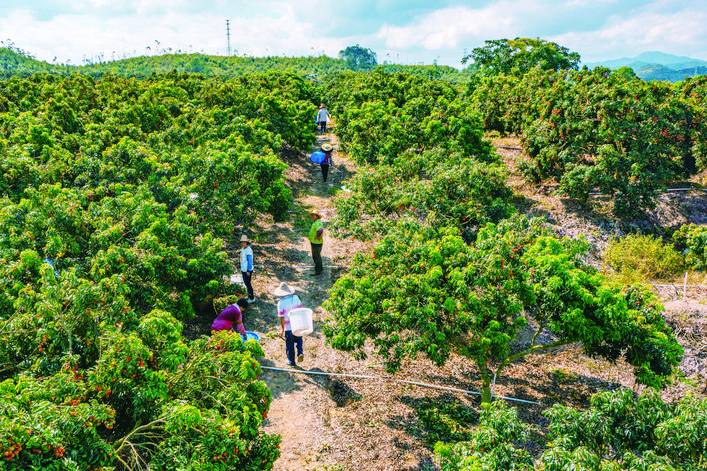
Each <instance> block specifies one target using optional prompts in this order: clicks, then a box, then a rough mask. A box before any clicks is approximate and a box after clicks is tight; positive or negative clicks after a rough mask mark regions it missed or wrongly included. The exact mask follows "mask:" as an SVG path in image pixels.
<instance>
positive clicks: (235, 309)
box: [211, 298, 248, 340]
mask: <svg viewBox="0 0 707 471" xmlns="http://www.w3.org/2000/svg"><path fill="white" fill-rule="evenodd" d="M247 307H248V300H246V299H245V298H241V299H239V300H238V302H236V304H230V305H228V306H227V307H226V309H224V310H223V311H221V314H219V315H218V317H217V318H216V319H214V322H213V324H211V332H216V331H219V330H237V331H238V333H239V334H241V337H243V340H246V333H245V327H243V311H244V310H245V309H246V308H247ZM233 324H235V327H234V325H233Z"/></svg>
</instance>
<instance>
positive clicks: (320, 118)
mask: <svg viewBox="0 0 707 471" xmlns="http://www.w3.org/2000/svg"><path fill="white" fill-rule="evenodd" d="M327 119H331V115H330V114H329V112H328V111H327V109H326V107H325V106H324V103H322V104H321V105H319V111H318V112H317V122H318V123H319V126H320V129H321V132H322V134H324V133H325V132H326V121H327Z"/></svg>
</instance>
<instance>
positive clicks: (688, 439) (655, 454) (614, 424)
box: [541, 389, 707, 471]
mask: <svg viewBox="0 0 707 471" xmlns="http://www.w3.org/2000/svg"><path fill="white" fill-rule="evenodd" d="M545 415H546V416H547V417H548V418H549V419H550V433H551V434H552V435H553V436H554V439H553V441H552V443H551V444H550V446H551V448H550V449H549V450H547V451H546V452H545V453H544V454H543V457H542V459H541V461H542V463H543V465H544V469H547V470H561V469H567V467H568V466H578V467H582V468H583V469H659V470H666V471H669V470H678V469H684V470H697V469H701V468H702V464H701V462H702V461H703V457H704V454H705V451H707V450H705V444H704V440H703V438H704V436H705V433H707V429H706V428H705V427H707V403H705V401H703V400H698V399H696V398H695V397H694V396H686V397H685V398H683V399H681V400H680V402H679V404H678V405H677V406H675V405H671V404H666V403H664V402H663V401H662V400H661V398H660V396H659V395H658V394H657V393H656V392H654V391H652V390H646V391H645V392H644V393H643V394H642V395H641V396H640V397H634V395H633V393H632V392H631V391H630V390H627V389H619V390H617V391H613V392H602V393H598V394H596V395H594V396H593V397H592V405H591V408H590V409H588V410H587V411H584V412H581V411H578V410H574V409H570V408H567V407H565V406H560V405H556V406H554V407H553V408H552V409H548V410H547V411H546V412H545Z"/></svg>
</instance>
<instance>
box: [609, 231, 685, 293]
mask: <svg viewBox="0 0 707 471" xmlns="http://www.w3.org/2000/svg"><path fill="white" fill-rule="evenodd" d="M604 262H605V263H606V264H607V265H609V266H610V267H611V268H613V269H614V270H616V272H617V275H618V277H619V278H620V280H621V281H623V282H625V283H627V284H632V283H645V282H647V281H650V280H654V279H664V278H671V277H673V276H675V275H677V274H679V273H680V272H681V271H682V269H683V260H682V256H681V255H680V254H679V253H678V252H677V251H676V250H675V249H674V248H673V247H672V246H669V245H664V244H663V243H662V241H661V240H660V239H659V238H657V237H654V236H650V235H646V236H643V235H638V234H631V235H628V236H626V237H624V238H622V239H621V240H615V241H612V242H611V243H610V244H609V246H608V247H607V249H606V251H605V252H604Z"/></svg>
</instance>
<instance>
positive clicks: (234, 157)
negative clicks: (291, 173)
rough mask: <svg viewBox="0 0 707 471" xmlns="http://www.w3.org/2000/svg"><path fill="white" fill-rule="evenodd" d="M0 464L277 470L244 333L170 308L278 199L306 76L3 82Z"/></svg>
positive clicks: (251, 347) (303, 112) (223, 262)
mask: <svg viewBox="0 0 707 471" xmlns="http://www.w3.org/2000/svg"><path fill="white" fill-rule="evenodd" d="M0 90H1V91H2V92H1V93H0V94H1V95H2V97H3V100H2V102H1V103H0V148H1V149H2V150H3V155H4V158H3V161H2V163H0V166H1V167H2V171H3V174H2V175H3V178H2V179H1V180H0V194H1V196H0V198H1V199H2V205H0V208H1V209H0V226H1V227H2V229H0V260H1V261H2V263H1V264H0V286H1V287H2V293H1V294H0V332H1V333H2V337H1V339H0V340H1V341H0V380H1V381H3V382H2V383H0V402H1V403H2V407H0V441H1V442H2V444H3V445H2V446H3V447H4V448H3V450H2V452H3V453H5V452H7V453H6V454H4V455H3V456H1V457H0V458H2V459H3V462H4V469H10V470H20V469H21V470H40V469H41V470H44V469H57V470H59V469H61V470H63V469H67V470H68V469H73V470H76V469H81V470H88V469H98V468H111V467H116V466H122V467H124V468H126V469H135V468H136V467H138V466H143V465H145V464H148V463H149V465H150V466H151V467H154V468H155V469H175V470H176V469H194V470H196V469H199V470H201V469H231V468H234V469H235V468H237V469H253V470H256V469H270V468H271V467H272V463H273V462H274V460H275V459H276V458H277V456H278V455H279V452H278V450H277V446H278V444H279V437H274V436H269V435H267V434H264V433H262V432H261V431H260V430H259V426H260V424H261V423H262V421H263V419H264V417H265V416H266V415H267V410H268V407H269V404H270V400H271V398H270V392H269V390H268V389H267V387H266V386H265V384H263V383H262V382H260V381H258V380H257V375H258V373H259V371H260V367H259V364H258V363H257V361H255V359H254V357H255V356H262V355H263V352H262V350H261V349H260V347H259V346H258V345H257V344H256V343H254V342H253V341H250V342H246V343H243V341H242V340H241V338H240V335H238V334H232V333H223V334H219V335H216V336H214V337H212V338H208V339H207V338H203V339H198V340H196V341H192V342H188V341H187V340H186V339H185V338H184V337H183V336H182V324H181V321H182V320H184V319H189V318H190V317H192V316H193V315H194V313H195V308H196V309H202V308H203V307H202V308H200V306H204V305H206V306H209V305H210V304H211V303H212V302H213V300H214V299H225V298H231V299H233V298H234V297H236V296H237V295H239V294H242V293H241V290H240V288H239V287H238V286H237V285H230V284H228V283H227V279H228V277H227V275H229V274H230V273H232V272H233V270H234V268H235V267H234V266H233V262H232V261H231V260H229V258H228V255H227V254H226V252H225V250H224V242H223V240H222V239H221V238H220V237H231V236H232V234H233V233H234V231H236V230H237V229H238V228H239V227H240V228H242V227H248V226H249V225H250V224H252V223H253V221H254V220H255V218H256V217H257V216H258V215H259V214H263V213H269V214H271V215H272V216H273V217H274V218H275V219H276V220H282V219H283V218H284V217H285V216H286V214H287V211H288V209H289V206H290V199H291V197H290V193H289V190H288V189H287V188H286V187H285V184H284V181H283V172H284V170H285V165H284V163H283V162H281V161H280V159H279V154H280V152H281V151H283V150H284V149H285V148H286V147H292V148H308V147H309V146H310V145H311V144H312V142H313V141H314V139H315V137H314V124H313V123H311V115H312V114H313V113H314V110H315V109H316V108H315V106H314V104H313V102H314V101H315V100H314V99H313V97H314V95H313V92H312V90H311V87H310V85H309V84H308V83H306V82H305V81H304V80H302V79H300V78H297V77H295V76H292V75H268V76H249V77H246V78H238V79H233V80H229V81H226V82H223V81H218V80H209V79H205V78H204V77H201V76H193V75H187V74H178V73H176V72H175V73H171V74H169V75H166V76H153V77H151V78H150V79H149V80H146V81H137V80H133V79H124V78H120V77H116V76H111V75H106V76H104V77H103V78H102V79H101V80H99V81H94V80H93V79H91V78H89V77H86V76H81V75H74V76H55V75H46V74H45V75H34V76H31V77H29V78H26V79H21V78H17V77H13V78H10V79H8V80H5V81H0Z"/></svg>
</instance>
